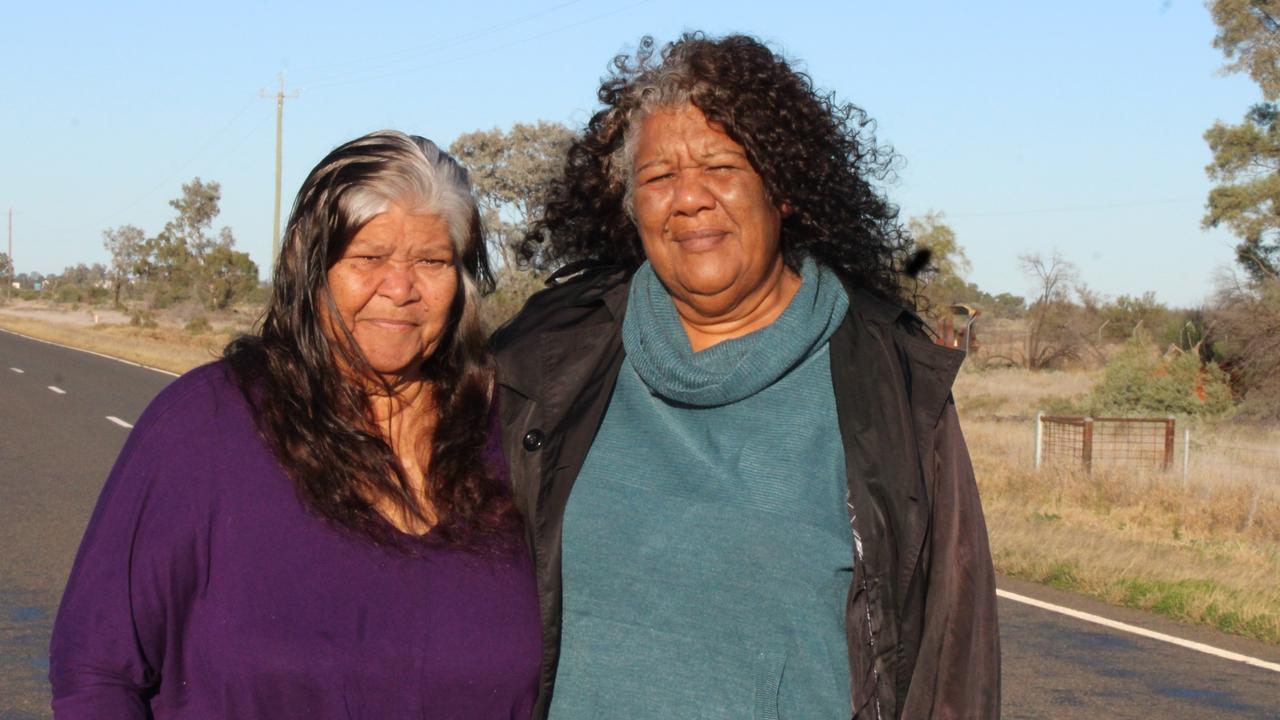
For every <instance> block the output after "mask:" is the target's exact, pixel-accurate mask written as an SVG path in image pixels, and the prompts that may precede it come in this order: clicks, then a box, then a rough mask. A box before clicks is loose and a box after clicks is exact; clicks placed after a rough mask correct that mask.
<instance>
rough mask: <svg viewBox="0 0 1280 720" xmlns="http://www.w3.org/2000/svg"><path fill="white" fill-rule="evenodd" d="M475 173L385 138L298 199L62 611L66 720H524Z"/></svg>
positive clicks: (105, 496) (521, 636) (528, 642)
mask: <svg viewBox="0 0 1280 720" xmlns="http://www.w3.org/2000/svg"><path fill="white" fill-rule="evenodd" d="M491 287H492V279H491V275H490V272H489V268H488V266H487V260H486V257H485V249H484V242H483V237H482V233H481V229H480V222H479V215H478V213H477V211H476V205H475V201H474V199H473V198H472V196H471V193H470V187H469V184H468V181H467V176H466V172H465V171H464V170H463V169H462V168H461V167H460V166H459V165H458V164H457V162H456V161H454V160H453V158H451V157H449V156H448V155H447V154H445V153H444V152H442V151H441V150H440V149H439V148H437V147H436V146H435V145H434V144H432V143H431V142H430V141H428V140H424V139H422V138H419V137H413V136H408V135H404V134H402V133H398V132H390V131H384V132H377V133H373V134H370V135H367V136H365V137H362V138H359V139H357V140H353V141H351V142H349V143H346V144H345V145H342V146H341V147H339V148H337V149H335V150H334V151H333V152H331V153H330V154H329V155H328V156H327V157H326V158H325V159H324V160H322V161H321V162H320V164H319V165H317V166H316V168H315V169H314V170H312V171H311V174H310V175H309V176H308V177H307V179H306V181H305V183H304V184H303V186H302V189H301V191H300V192H299V194H298V198H297V201H296V202H295V205H294V209H293V213H292V216H291V217H290V220H289V224H288V227H287V228H286V232H285V238H284V247H283V249H282V254H281V257H280V261H279V263H278V265H277V267H276V270H275V277H274V282H273V291H272V297H271V300H270V303H269V305H268V308H267V311H266V315H265V318H264V320H263V322H262V325H261V329H260V330H259V331H258V332H257V333H256V334H255V335H252V336H249V337H243V338H241V339H239V340H237V341H235V342H233V343H232V344H231V345H230V346H229V347H228V348H227V350H226V353H225V355H224V358H223V360H222V361H221V362H217V363H213V364H211V365H206V366H204V367H201V368H198V369H196V370H194V371H192V372H190V373H188V374H186V375H184V376H183V377H182V378H180V379H179V380H177V381H176V382H174V383H173V384H172V385H170V386H169V387H168V388H167V389H166V390H164V391H163V392H162V393H161V394H160V395H159V396H158V397H157V398H156V399H155V400H154V401H153V402H152V403H151V406H150V407H149V408H148V409H147V411H146V412H145V413H144V414H143V416H142V418H141V419H140V420H139V421H138V423H137V426H136V427H135V428H134V430H133V433H132V434H131V435H130V437H129V440H128V443H127V444H126V445H125V448H124V450H123V451H122V452H121V454H120V458H119V460H118V461H117V462H116V466H115V468H114V470H113V471H112V473H111V476H110V478H108V480H107V483H106V485H105V487H104V488H103V491H102V496H101V498H100V499H99V501H98V506H97V509H96V510H95V511H94V514H93V517H92V519H91V521H90V523H89V527H88V529H87V531H86V533H85V537H84V541H83V543H82V545H81V547H80V552H79V554H78V556H77V558H76V563H75V567H74V569H73V570H72V573H71V578H70V580H69V582H68V584H67V590H66V594H65V596H64V597H63V601H62V605H61V607H60V609H59V612H58V619H57V623H56V625H55V627H54V633H53V643H52V648H51V663H50V678H51V680H52V683H53V710H54V714H55V717H57V718H88V717H95V718H96V717H111V718H147V717H155V718H174V717H181V718H272V719H273V720H277V719H281V718H326V717H342V718H405V717H414V718H455V717H456V718H526V717H528V715H529V713H530V709H531V706H532V703H533V700H534V697H535V695H536V690H537V687H536V685H537V676H538V663H539V657H540V631H539V620H538V603H537V599H536V595H535V590H534V583H533V576H532V569H531V567H530V564H529V560H528V554H527V552H526V551H525V549H524V545H523V541H522V539H521V538H522V531H521V525H520V520H519V516H518V515H517V514H516V512H515V510H514V507H513V505H512V502H511V499H510V493H509V488H508V485H507V480H506V476H505V470H504V469H503V466H502V461H501V455H500V453H499V451H498V450H497V444H496V438H495V437H494V436H493V434H492V433H491V432H490V399H491V396H492V392H493V379H492V378H493V374H492V365H491V361H490V357H489V354H488V351H487V350H486V348H485V338H484V335H483V332H482V329H481V327H480V323H479V321H478V317H477V302H478V300H479V297H480V294H481V292H482V291H484V290H487V289H490V288H491Z"/></svg>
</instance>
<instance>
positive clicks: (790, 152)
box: [494, 34, 1000, 720]
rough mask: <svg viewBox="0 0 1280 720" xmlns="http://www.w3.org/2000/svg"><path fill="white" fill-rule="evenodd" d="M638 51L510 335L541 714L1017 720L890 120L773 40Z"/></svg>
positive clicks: (597, 126)
mask: <svg viewBox="0 0 1280 720" xmlns="http://www.w3.org/2000/svg"><path fill="white" fill-rule="evenodd" d="M615 67H616V71H615V74H614V76H613V77H610V78H608V79H606V81H605V83H604V85H603V86H602V88H601V92H600V97H601V99H602V100H604V102H605V104H606V107H605V108H604V109H602V110H601V111H600V112H598V113H597V114H596V115H595V116H594V117H593V118H592V119H591V121H590V123H589V124H588V126H587V128H586V130H585V131H584V133H583V134H582V136H580V137H579V138H578V140H577V141H576V142H575V143H574V144H573V146H572V147H571V148H570V150H569V155H568V160H567V162H566V164H565V173H564V176H563V177H561V178H560V179H559V180H558V181H557V183H556V184H555V185H554V187H553V193H552V198H551V201H550V202H549V204H548V205H547V208H546V211H545V214H544V216H543V217H542V219H541V220H540V221H539V222H538V223H537V224H535V226H534V228H533V230H532V231H531V232H530V234H529V236H528V238H527V240H526V241H525V244H524V247H523V250H524V251H525V254H526V257H529V258H532V259H534V260H536V261H538V262H541V263H543V264H545V265H547V266H551V265H554V264H560V263H571V265H570V266H569V267H567V268H566V269H564V270H562V271H561V272H559V273H557V274H556V275H555V276H553V285H554V286H553V287H552V288H551V289H548V290H547V291H545V292H543V293H540V294H539V295H536V296H534V297H533V298H532V299H531V300H530V301H529V303H528V305H527V306H526V307H525V309H524V310H523V311H522V313H521V314H520V315H519V316H518V317H516V318H515V319H514V320H513V321H512V322H510V323H509V324H508V325H507V326H505V327H504V328H502V329H501V330H499V332H498V333H497V334H496V335H495V337H494V342H495V348H496V357H497V359H498V363H499V372H498V382H499V400H498V404H499V412H500V416H501V420H502V423H503V433H502V434H503V446H504V451H505V454H506V457H507V460H508V462H509V464H510V468H511V477H512V482H513V486H514V489H515V493H516V501H517V504H518V505H519V507H520V509H521V510H522V512H524V513H525V515H526V517H527V518H528V523H527V527H528V532H529V540H530V543H531V547H532V548H533V558H534V562H535V566H536V571H537V574H538V584H539V588H538V592H539V601H540V611H541V616H542V627H543V651H542V671H541V687H540V690H539V699H538V705H537V708H536V710H535V715H542V714H549V716H550V717H551V718H553V719H556V720H560V719H564V720H577V719H584V720H585V719H587V718H602V717H619V718H629V719H637V718H673V717H680V718H691V717H697V718H793V719H795V718H798V719H802V720H810V719H814V718H849V717H851V716H852V717H855V718H898V717H908V718H925V717H939V718H942V717H948V718H949V717H965V718H988V717H997V716H998V715H999V707H1000V702H999V698H1000V693H999V640H998V635H997V628H996V614H995V586H994V574H993V571H992V567H991V558H990V552H989V550H988V546H987V539H986V531H985V527H984V525H983V520H982V511H981V507H980V505H979V502H978V495H977V488H976V485H975V482H974V478H973V472H972V469H971V467H970V465H969V461H968V455H967V452H966V451H965V447H964V441H963V438H962V437H961V435H960V431H959V427H958V424H957V420H956V414H955V408H954V404H953V403H952V402H951V399H950V385H951V381H952V379H953V378H954V375H955V372H956V370H957V369H958V367H959V363H960V360H961V359H962V357H963V356H962V355H960V354H959V353H956V352H955V351H951V350H947V349H944V348H941V347H939V346H936V345H933V344H932V343H930V342H929V340H928V339H927V338H926V337H925V335H924V332H923V330H922V324H921V323H920V321H919V320H918V319H916V317H915V316H914V315H913V314H911V313H910V312H909V311H908V310H907V309H906V307H907V305H908V303H907V301H906V295H907V293H906V291H905V290H904V288H903V283H902V281H901V279H900V277H901V276H900V275H899V274H898V272H897V270H898V268H899V267H901V266H902V263H903V262H905V259H906V256H907V254H908V252H909V250H910V240H909V238H907V237H905V236H904V234H903V233H902V231H901V229H900V226H899V223H898V221H897V212H896V209H895V208H893V207H892V206H891V205H889V204H888V202H887V201H886V200H885V199H884V198H883V197H882V196H881V195H879V194H878V193H877V192H876V191H875V190H874V189H873V188H872V186H871V185H870V183H869V182H868V178H869V177H875V176H878V174H879V173H881V172H883V171H885V169H886V168H887V164H886V163H887V162H888V159H887V157H886V155H885V153H883V152H882V151H881V150H880V149H878V148H877V147H876V146H875V143H874V139H873V138H871V137H870V135H869V134H868V133H866V132H865V129H866V127H867V120H866V118H865V116H864V115H863V114H862V112H861V111H860V110H858V109H857V108H855V107H853V106H851V105H836V104H833V102H832V100H831V98H830V96H828V95H824V94H822V93H820V92H818V91H816V90H815V89H814V88H813V87H812V86H811V84H810V81H809V80H808V78H807V77H806V76H804V75H802V74H799V73H797V72H795V71H794V70H793V69H792V68H791V67H790V65H789V64H788V63H787V62H786V61H785V60H783V59H782V58H780V57H778V56H777V55H775V54H774V53H773V52H771V51H770V50H769V49H768V48H766V47H765V46H763V45H762V44H761V43H759V42H758V41H756V40H754V39H752V38H747V37H741V36H731V37H726V38H723V39H707V38H705V37H703V36H701V35H698V34H694V35H686V36H685V37H683V38H682V39H681V40H679V41H678V42H676V43H673V44H672V45H669V46H667V47H666V48H664V49H663V50H662V52H661V53H657V52H655V49H654V47H653V44H652V41H650V40H648V39H646V40H645V41H644V42H642V43H641V46H640V50H639V51H638V52H637V53H636V55H635V57H633V58H629V59H628V58H621V59H619V61H618V62H617V63H616V64H615Z"/></svg>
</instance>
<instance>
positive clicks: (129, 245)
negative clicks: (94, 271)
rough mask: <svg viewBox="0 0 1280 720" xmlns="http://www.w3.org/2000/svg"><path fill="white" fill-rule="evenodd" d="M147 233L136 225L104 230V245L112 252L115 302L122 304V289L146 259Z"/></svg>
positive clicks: (111, 275)
mask: <svg viewBox="0 0 1280 720" xmlns="http://www.w3.org/2000/svg"><path fill="white" fill-rule="evenodd" d="M146 243H147V234H146V233H145V232H143V230H142V228H140V227H138V226H136V225H121V226H120V227H118V228H112V229H107V230H103V231H102V246H103V247H104V248H106V250H107V252H109V253H111V270H110V278H111V286H112V292H113V293H114V297H115V304H116V305H119V304H120V291H121V290H122V289H123V288H124V286H125V285H127V284H128V283H129V280H130V279H131V278H133V277H134V275H135V273H137V272H138V269H139V264H140V263H141V262H142V261H143V260H144V259H146Z"/></svg>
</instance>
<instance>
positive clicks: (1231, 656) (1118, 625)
mask: <svg viewBox="0 0 1280 720" xmlns="http://www.w3.org/2000/svg"><path fill="white" fill-rule="evenodd" d="M996 595H998V596H1000V597H1002V598H1004V599H1006V600H1012V601H1014V602H1020V603H1025V604H1027V605H1030V606H1032V607H1038V608H1040V609H1041V610H1048V611H1049V612H1056V613H1059V614H1061V615H1066V616H1067V617H1073V618H1075V619H1077V620H1084V621H1085V622H1091V623H1095V624H1098V625H1103V626H1105V627H1109V628H1112V629H1113V630H1123V631H1124V632H1128V633H1133V634H1134V635H1141V636H1142V637H1147V638H1151V639H1152V640H1160V641H1161V642H1167V643H1171V644H1173V645H1178V646H1179V647H1184V648H1188V649H1191V650H1195V651H1197V652H1202V653H1205V654H1207V655H1214V656H1217V657H1220V658H1225V659H1227V660H1235V661H1236V662H1242V663H1244V664H1246V665H1252V666H1254V667H1259V668H1262V669H1263V670H1270V671H1272V672H1280V663H1273V662H1267V661H1266V660H1259V659H1258V658H1255V657H1249V656H1248V655H1241V654H1240V653H1234V652H1231V651H1230V650H1223V649H1221V648H1216V647H1213V646H1212V645H1205V644H1204V643H1198V642H1195V641H1193V640H1184V639H1182V638H1180V637H1174V636H1173V635H1165V634H1164V633H1160V632H1156V631H1154V630H1148V629H1146V628H1142V627H1138V626H1137V625H1130V624H1129V623H1122V622H1120V621H1118V620H1110V619H1108V618H1104V617H1102V616H1100V615H1094V614H1092V613H1087V612H1081V611H1079V610H1072V609H1071V608H1068V607H1063V606H1061V605H1054V604H1053V603H1047V602H1044V601H1042V600H1036V599H1035V598H1029V597H1027V596H1026V595H1018V594H1017V593H1011V592H1008V591H1007V590H996Z"/></svg>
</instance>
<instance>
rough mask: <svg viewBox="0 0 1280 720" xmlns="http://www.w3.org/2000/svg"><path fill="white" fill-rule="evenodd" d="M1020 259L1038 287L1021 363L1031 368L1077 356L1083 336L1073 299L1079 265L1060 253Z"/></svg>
mask: <svg viewBox="0 0 1280 720" xmlns="http://www.w3.org/2000/svg"><path fill="white" fill-rule="evenodd" d="M1018 260H1019V262H1020V263H1021V264H1022V269H1023V272H1024V273H1026V275H1027V276H1028V277H1029V278H1030V279H1031V280H1032V282H1033V284H1034V287H1035V289H1034V291H1033V294H1034V296H1035V300H1033V301H1032V302H1031V305H1030V307H1029V308H1028V309H1027V334H1026V338H1025V339H1024V341H1023V349H1022V363H1021V364H1022V365H1023V366H1024V367H1026V368H1027V369H1028V370H1043V369H1045V368H1049V367H1053V366H1055V365H1057V364H1059V363H1061V362H1063V361H1065V360H1075V359H1078V358H1079V357H1080V346H1081V343H1082V340H1083V338H1082V332H1081V331H1080V329H1079V328H1078V318H1077V317H1076V315H1077V314H1078V313H1077V308H1076V307H1075V305H1074V304H1073V303H1072V302H1071V290H1072V287H1073V285H1074V284H1076V283H1077V282H1078V280H1079V277H1080V273H1079V271H1078V270H1077V269H1076V266H1075V265H1074V264H1072V263H1070V262H1068V261H1067V260H1064V259H1063V258H1062V257H1061V256H1059V255H1058V254H1057V253H1054V255H1053V256H1052V257H1050V258H1048V259H1045V258H1044V257H1043V256H1041V255H1039V254H1033V255H1022V256H1020V257H1019V258H1018Z"/></svg>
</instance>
